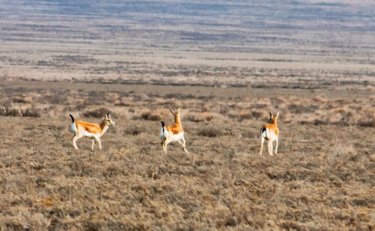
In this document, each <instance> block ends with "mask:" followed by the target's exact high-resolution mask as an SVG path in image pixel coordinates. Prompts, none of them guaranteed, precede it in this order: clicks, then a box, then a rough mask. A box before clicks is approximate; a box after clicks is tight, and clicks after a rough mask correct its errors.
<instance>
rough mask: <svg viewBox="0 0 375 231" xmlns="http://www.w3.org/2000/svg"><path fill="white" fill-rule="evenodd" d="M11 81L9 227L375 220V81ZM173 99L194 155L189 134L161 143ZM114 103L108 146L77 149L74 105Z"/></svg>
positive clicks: (86, 144) (5, 194) (5, 184)
mask: <svg viewBox="0 0 375 231" xmlns="http://www.w3.org/2000/svg"><path fill="white" fill-rule="evenodd" d="M0 89H1V92H2V94H3V95H2V96H1V99H2V100H3V102H1V103H2V104H3V105H6V106H3V108H1V112H2V113H4V115H8V116H6V117H0V118H1V129H2V131H4V132H2V133H1V134H0V139H1V141H2V142H1V143H0V163H1V164H0V172H1V174H0V182H1V184H0V190H1V194H2V196H1V197H0V207H1V212H0V214H1V216H0V217H1V218H0V223H1V225H2V228H3V229H11V230H13V229H14V230H20V229H23V228H28V227H29V228H34V229H37V230H40V229H46V228H47V227H49V229H51V230H67V229H74V228H76V229H87V230H92V229H93V230H96V229H101V230H124V229H125V230H129V229H135V230H149V229H159V228H160V229H171V230H177V229H180V230H191V229H193V230H216V229H219V230H224V229H228V228H234V229H238V230H244V229H246V230H248V229H256V230H258V229H265V230H277V229H296V230H347V229H351V230H371V229H374V224H375V217H374V214H375V213H374V211H375V200H374V193H375V190H374V186H375V177H374V176H375V175H374V169H375V168H374V167H375V152H374V150H375V144H374V140H373V137H372V135H371V134H373V133H374V127H375V119H374V114H375V113H374V106H375V98H374V97H372V98H369V97H368V95H367V94H365V93H366V92H361V91H356V92H352V93H351V94H350V95H348V94H344V92H340V91H335V92H332V91H324V90H321V91H319V94H318V95H317V92H312V91H309V90H300V91H298V90H285V89H284V90H283V89H280V90H277V91H276V90H270V91H268V93H265V92H264V90H263V91H262V90H260V89H248V88H247V89H244V88H224V89H223V88H213V87H190V86H174V87H167V86H155V85H120V84H98V83H64V82H37V81H32V82H24V81H9V82H8V81H6V82H3V83H2V84H1V88H0ZM93 89H96V90H93ZM168 107H172V108H177V107H181V109H182V121H183V125H184V128H185V131H186V139H187V147H188V150H189V151H190V154H185V153H184V152H183V151H182V148H181V147H180V146H179V145H178V144H173V145H170V146H169V153H168V154H167V155H166V156H165V155H163V153H162V149H161V147H160V140H159V138H158V134H159V126H160V123H159V121H160V120H165V121H166V122H167V123H169V122H170V121H171V117H170V116H169V114H168V109H167V108H168ZM269 110H274V111H276V110H278V111H280V113H281V116H280V117H281V119H280V129H281V140H280V148H279V152H280V153H279V154H278V155H277V156H274V157H270V156H269V155H268V154H266V153H264V156H263V157H260V156H259V137H258V136H259V128H260V126H261V125H262V124H263V123H264V122H265V121H266V120H267V113H268V111H269ZM107 111H111V112H112V114H113V116H114V118H115V119H114V120H115V122H116V127H114V128H110V129H109V131H108V133H107V134H105V135H104V137H103V139H102V143H103V146H104V148H103V150H95V151H94V152H92V151H90V145H91V142H90V141H89V140H85V139H82V140H80V141H79V142H78V146H79V147H80V148H81V149H80V150H79V151H75V150H74V149H73V146H72V144H71V142H70V138H71V136H72V135H71V134H70V133H68V130H67V128H68V125H69V123H70V120H69V117H68V112H72V113H73V114H74V115H75V116H76V117H77V118H83V119H85V120H88V121H92V122H95V121H100V118H96V117H101V116H102V115H103V113H104V112H107ZM7 113H8V114H7ZM366 113H367V114H366ZM11 115H15V116H11ZM366 115H367V116H372V117H366ZM85 116H86V117H85Z"/></svg>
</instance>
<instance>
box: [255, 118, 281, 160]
mask: <svg viewBox="0 0 375 231" xmlns="http://www.w3.org/2000/svg"><path fill="white" fill-rule="evenodd" d="M278 118H279V112H278V113H277V114H276V116H275V115H274V114H273V113H272V112H270V123H268V124H265V125H263V127H262V128H261V129H260V138H261V144H260V156H262V155H263V154H262V151H263V143H264V140H268V153H269V154H270V155H271V156H273V142H274V141H275V142H276V147H275V154H277V147H278V146H279V128H278V127H277V119H278Z"/></svg>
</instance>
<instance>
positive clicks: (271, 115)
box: [270, 111, 273, 119]
mask: <svg viewBox="0 0 375 231" xmlns="http://www.w3.org/2000/svg"><path fill="white" fill-rule="evenodd" d="M272 117H273V114H272V112H271V111H270V118H271V119H272Z"/></svg>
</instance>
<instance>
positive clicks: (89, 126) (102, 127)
mask: <svg viewBox="0 0 375 231" xmlns="http://www.w3.org/2000/svg"><path fill="white" fill-rule="evenodd" d="M69 116H70V118H71V119H72V124H71V125H70V131H71V132H72V133H74V136H73V138H72V141H73V146H74V148H75V149H78V147H77V140H78V139H80V138H82V137H89V138H91V140H92V145H91V150H94V145H95V142H97V143H98V144H99V149H102V143H101V141H100V137H101V136H102V135H104V133H105V132H106V131H107V130H108V128H109V126H111V125H114V124H115V122H113V120H112V118H111V115H110V114H108V115H105V118H104V119H103V120H102V121H101V122H100V123H99V124H97V123H89V122H85V121H82V120H75V119H74V117H73V115H72V114H69Z"/></svg>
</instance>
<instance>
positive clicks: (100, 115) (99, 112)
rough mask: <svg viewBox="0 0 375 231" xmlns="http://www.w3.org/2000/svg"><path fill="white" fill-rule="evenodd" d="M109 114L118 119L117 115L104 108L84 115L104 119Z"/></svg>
mask: <svg viewBox="0 0 375 231" xmlns="http://www.w3.org/2000/svg"><path fill="white" fill-rule="evenodd" d="M107 114H111V115H112V116H113V117H116V115H114V114H113V113H112V111H110V110H109V109H107V108H103V107H102V108H99V109H95V110H92V111H86V112H84V113H83V116H85V117H94V118H103V117H104V116H105V115H107Z"/></svg>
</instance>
